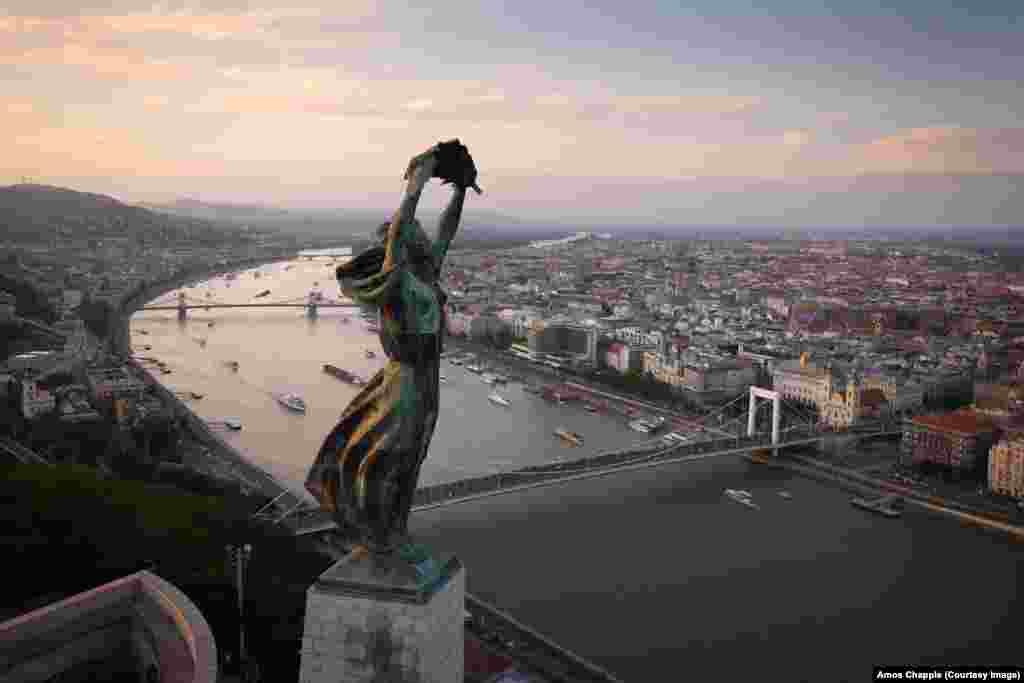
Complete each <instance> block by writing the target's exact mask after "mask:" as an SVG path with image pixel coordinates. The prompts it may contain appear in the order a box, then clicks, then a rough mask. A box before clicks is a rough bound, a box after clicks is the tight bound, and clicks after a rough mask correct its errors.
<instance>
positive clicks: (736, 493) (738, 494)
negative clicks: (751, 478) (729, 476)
mask: <svg viewBox="0 0 1024 683" xmlns="http://www.w3.org/2000/svg"><path fill="white" fill-rule="evenodd" d="M725 495H726V496H728V497H729V498H731V499H732V500H734V501H736V502H737V503H739V504H741V505H746V506H747V507H748V508H753V509H754V510H760V508H759V507H758V506H757V503H755V502H754V501H752V500H751V499H750V498H751V496H750V491H743V490H738V489H726V490H725Z"/></svg>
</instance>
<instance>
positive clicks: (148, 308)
mask: <svg viewBox="0 0 1024 683" xmlns="http://www.w3.org/2000/svg"><path fill="white" fill-rule="evenodd" d="M309 305H310V304H308V303H301V304H186V305H185V306H177V305H173V306H161V305H157V306H143V307H142V310H144V311H177V310H178V309H181V308H184V309H191V308H306V307H307V306H309ZM313 305H314V306H316V307H317V308H358V306H359V304H355V303H336V304H331V303H315V304H313Z"/></svg>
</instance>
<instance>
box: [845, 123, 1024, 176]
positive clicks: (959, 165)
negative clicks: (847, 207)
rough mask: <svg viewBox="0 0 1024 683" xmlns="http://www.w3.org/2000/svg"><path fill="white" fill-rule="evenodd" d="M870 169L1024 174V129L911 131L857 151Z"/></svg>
mask: <svg viewBox="0 0 1024 683" xmlns="http://www.w3.org/2000/svg"><path fill="white" fill-rule="evenodd" d="M857 156H858V157H859V161H861V163H863V164H864V165H865V166H866V167H868V168H871V169H873V170H877V171H888V172H933V173H934V172H937V173H1017V172H1021V171H1024V128H969V127H960V126H928V127H917V128H908V129H905V130H901V131H897V132H896V133H893V134H891V135H886V136H883V137H879V138H876V139H875V140H872V141H871V142H869V143H867V144H865V145H861V146H859V147H858V148H857Z"/></svg>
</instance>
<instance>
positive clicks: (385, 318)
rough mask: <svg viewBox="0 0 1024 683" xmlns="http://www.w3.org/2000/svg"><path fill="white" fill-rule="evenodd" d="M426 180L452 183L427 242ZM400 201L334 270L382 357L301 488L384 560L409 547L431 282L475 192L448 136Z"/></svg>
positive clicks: (429, 351)
mask: <svg viewBox="0 0 1024 683" xmlns="http://www.w3.org/2000/svg"><path fill="white" fill-rule="evenodd" d="M433 177H437V178H441V179H442V180H443V181H444V182H445V183H451V184H452V185H453V186H454V193H453V195H452V198H451V201H450V202H449V203H448V206H447V208H446V209H445V210H444V213H443V214H442V215H441V221H440V225H439V226H438V234H437V238H436V239H435V240H434V241H433V242H431V240H430V239H429V238H428V237H427V235H426V233H425V232H424V231H423V228H422V227H421V226H420V224H419V221H417V220H416V219H415V217H414V216H415V213H416V205H417V204H418V202H419V198H420V194H421V193H422V192H423V188H424V186H426V184H427V183H428V182H429V180H430V179H431V178H433ZM405 179H406V180H407V181H408V186H407V188H406V191H405V197H404V199H403V200H402V204H401V206H400V207H399V209H398V211H396V212H395V214H394V217H393V218H392V219H391V222H390V223H385V224H384V225H382V226H380V229H379V231H378V234H380V236H381V237H383V244H382V245H380V246H376V247H372V248H370V249H368V250H366V251H364V252H363V253H361V254H359V256H357V257H356V258H355V259H353V260H352V261H350V262H348V263H346V264H343V265H341V266H339V267H338V271H337V276H338V282H339V284H340V285H341V290H342V291H343V292H344V293H345V294H346V295H347V296H349V297H350V298H352V299H353V300H354V301H356V302H358V303H361V304H367V305H372V306H376V307H378V308H379V310H380V314H381V326H380V340H381V345H382V346H383V347H384V352H385V353H386V354H387V356H388V362H387V365H385V366H384V368H382V369H381V370H380V372H378V373H377V374H376V375H375V376H374V377H373V379H371V380H370V381H369V382H367V384H366V386H365V387H364V388H363V390H362V391H361V392H360V393H359V395H358V396H356V397H355V399H353V400H352V402H351V403H350V404H349V405H348V407H347V408H346V409H345V411H344V412H343V413H342V415H341V419H340V420H339V421H338V424H337V426H335V428H334V429H333V430H332V431H331V433H330V434H328V435H327V438H326V439H325V440H324V443H323V446H321V448H320V452H319V454H318V456H317V458H316V461H315V463H314V465H313V467H312V468H311V470H310V472H309V476H308V477H307V478H306V489H307V490H308V491H309V492H310V493H312V494H313V495H314V496H315V497H316V498H317V499H318V500H319V501H320V504H321V506H322V507H323V508H324V509H325V510H327V511H329V512H331V513H332V515H333V517H334V520H335V521H336V522H337V524H338V531H339V534H340V537H341V540H342V541H343V542H344V543H346V544H347V545H350V546H353V547H354V548H359V547H362V548H364V549H366V550H369V551H370V552H373V553H377V554H386V553H389V552H391V551H393V550H395V549H396V548H397V547H399V546H400V545H403V544H405V543H407V542H408V541H409V538H408V521H409V510H410V508H411V507H412V502H413V494H414V493H415V491H416V482H417V480H418V479H419V472H420V466H421V465H422V464H423V460H424V458H426V456H427V448H428V447H429V446H430V439H431V437H432V436H433V433H434V425H435V424H436V422H437V411H438V395H439V369H440V355H441V347H442V340H443V337H444V333H445V320H444V318H445V310H444V308H445V305H444V304H445V294H444V292H443V291H442V290H441V287H440V284H439V277H440V272H441V265H442V263H443V261H444V257H445V254H446V253H447V251H448V246H449V244H451V241H452V239H453V238H454V237H455V233H456V231H457V230H458V227H459V219H460V218H461V216H462V206H463V203H464V202H465V198H466V188H467V187H472V188H473V189H474V190H475V191H476V192H477V193H480V188H479V187H477V185H476V166H475V164H474V163H473V158H472V157H471V156H470V154H469V150H468V149H466V147H465V146H464V145H462V144H461V143H460V142H459V141H458V140H451V141H448V142H442V143H438V144H437V145H435V146H434V147H432V148H431V149H429V150H427V151H426V152H425V153H423V154H420V155H418V156H416V157H414V158H413V159H412V161H410V162H409V166H408V168H407V169H406V173H405Z"/></svg>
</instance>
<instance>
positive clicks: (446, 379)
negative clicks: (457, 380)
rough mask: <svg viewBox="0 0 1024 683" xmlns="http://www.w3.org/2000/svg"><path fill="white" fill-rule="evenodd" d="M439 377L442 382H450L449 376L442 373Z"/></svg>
mask: <svg viewBox="0 0 1024 683" xmlns="http://www.w3.org/2000/svg"><path fill="white" fill-rule="evenodd" d="M437 379H438V380H439V381H440V382H441V384H448V377H447V376H446V375H440V376H439V377H438V378H437Z"/></svg>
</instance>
